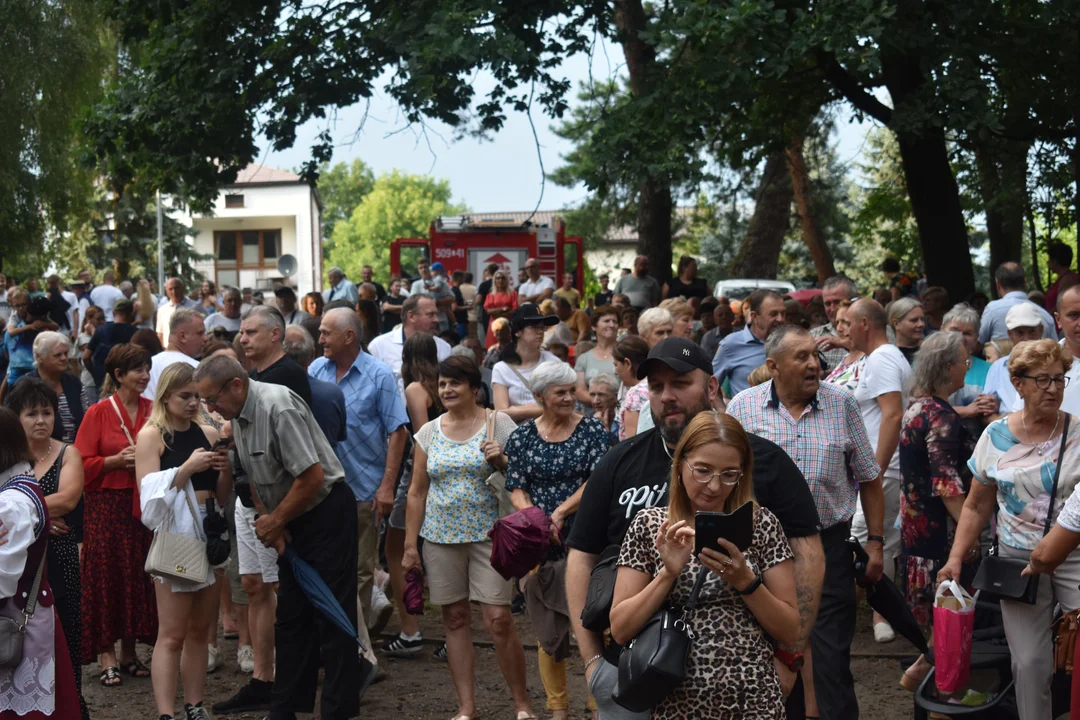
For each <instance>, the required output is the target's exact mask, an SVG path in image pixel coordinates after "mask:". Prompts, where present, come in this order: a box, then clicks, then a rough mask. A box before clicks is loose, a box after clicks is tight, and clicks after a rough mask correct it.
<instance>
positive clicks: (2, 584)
mask: <svg viewBox="0 0 1080 720" xmlns="http://www.w3.org/2000/svg"><path fill="white" fill-rule="evenodd" d="M29 473H30V465H29V464H27V463H17V464H16V465H14V466H13V467H12V468H10V469H9V470H7V471H5V472H3V473H0V484H4V483H7V481H8V480H10V479H11V478H12V477H14V476H15V475H19V474H29ZM37 507H38V506H37V503H36V502H34V500H33V499H32V498H31V497H30V496H29V495H27V494H26V493H24V492H22V491H21V490H14V489H12V490H8V491H7V492H3V493H0V522H3V524H4V528H5V529H7V531H8V532H7V542H6V543H4V546H3V547H2V548H0V597H5V598H9V597H12V596H14V595H15V592H16V591H17V590H18V588H19V580H21V579H22V576H23V571H24V570H25V568H26V556H27V553H28V551H29V550H30V546H31V545H33V544H34V540H35V539H36V538H35V537H34V526H35V525H37V523H38V522H40V516H39V515H38V509H37ZM42 532H45V531H44V530H42Z"/></svg>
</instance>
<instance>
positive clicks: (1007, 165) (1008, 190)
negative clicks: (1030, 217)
mask: <svg viewBox="0 0 1080 720" xmlns="http://www.w3.org/2000/svg"><path fill="white" fill-rule="evenodd" d="M1028 147H1029V146H1028V144H1027V143H1024V142H1019V143H1018V142H1010V141H996V142H990V143H979V144H978V145H976V147H975V166H976V169H977V171H978V176H979V193H980V195H982V201H983V209H984V212H985V213H986V232H987V234H988V235H989V237H990V273H991V275H993V273H994V271H995V270H996V269H997V268H998V266H999V265H1001V263H1003V262H1009V261H1012V262H1020V261H1021V255H1022V254H1023V247H1024V208H1025V206H1026V199H1027V153H1028ZM1035 283H1036V286H1039V287H1041V285H1042V279H1041V278H1040V277H1038V276H1036V278H1035ZM992 289H993V288H992Z"/></svg>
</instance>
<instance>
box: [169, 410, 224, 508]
mask: <svg viewBox="0 0 1080 720" xmlns="http://www.w3.org/2000/svg"><path fill="white" fill-rule="evenodd" d="M163 439H164V440H165V451H164V452H162V453H161V469H162V470H168V469H169V468H175V467H180V466H181V465H183V464H184V463H185V462H187V459H188V458H189V457H191V454H192V453H193V452H195V451H196V450H209V449H210V441H209V440H207V439H206V433H205V432H203V429H202V428H201V427H199V426H198V425H197V424H196V423H191V427H189V428H188V429H187V430H183V431H178V432H174V433H173V434H172V435H169V436H168V437H165V438H163ZM217 481H218V471H217V470H203V471H202V472H201V473H195V474H194V475H192V476H191V486H192V487H193V488H195V490H196V491H199V490H216V489H217Z"/></svg>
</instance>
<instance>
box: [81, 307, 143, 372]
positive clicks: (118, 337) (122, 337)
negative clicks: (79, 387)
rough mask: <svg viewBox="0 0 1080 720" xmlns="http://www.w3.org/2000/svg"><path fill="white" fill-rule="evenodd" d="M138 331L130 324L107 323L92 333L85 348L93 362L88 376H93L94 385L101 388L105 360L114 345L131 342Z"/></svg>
mask: <svg viewBox="0 0 1080 720" xmlns="http://www.w3.org/2000/svg"><path fill="white" fill-rule="evenodd" d="M138 331H139V328H138V327H136V326H135V325H132V324H131V323H118V322H107V323H105V324H104V325H102V326H101V327H99V328H98V329H97V330H95V331H94V336H93V337H92V338H90V344H89V345H88V346H87V347H88V348H89V349H90V357H91V359H92V362H93V368H92V369H91V370H90V374H91V375H93V376H94V384H95V385H97V386H98V387H101V383H103V382H105V358H107V357H109V351H110V350H112V349H113V346H114V345H121V344H123V343H126V342H131V338H132V337H134V335H135V333H137V332H138Z"/></svg>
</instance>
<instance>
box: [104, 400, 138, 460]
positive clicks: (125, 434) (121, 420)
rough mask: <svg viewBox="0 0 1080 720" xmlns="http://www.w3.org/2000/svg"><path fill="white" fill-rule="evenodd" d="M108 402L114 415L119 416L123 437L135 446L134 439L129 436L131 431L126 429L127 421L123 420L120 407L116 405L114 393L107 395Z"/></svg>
mask: <svg viewBox="0 0 1080 720" xmlns="http://www.w3.org/2000/svg"><path fill="white" fill-rule="evenodd" d="M109 404H110V405H112V409H113V410H115V411H116V417H118V418H120V429H121V430H123V431H124V437H126V438H127V441H128V443H130V444H131V446H132V447H134V446H135V441H134V440H133V439H132V437H131V433H130V432H129V431H128V428H127V423H126V422H124V416H123V414H122V413H121V412H120V408H119V407H117V406H116V395H110V396H109Z"/></svg>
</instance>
